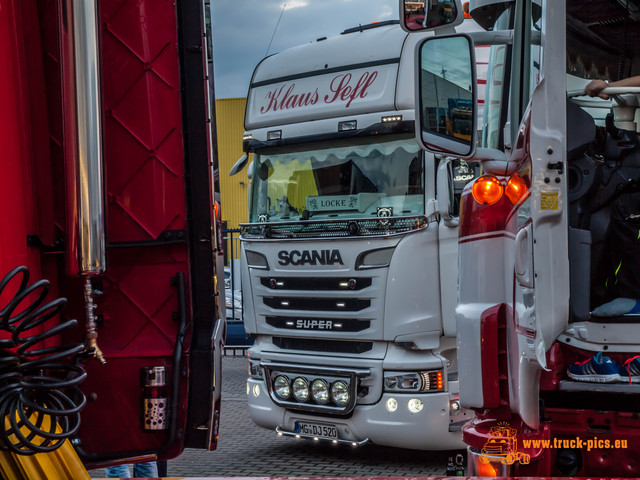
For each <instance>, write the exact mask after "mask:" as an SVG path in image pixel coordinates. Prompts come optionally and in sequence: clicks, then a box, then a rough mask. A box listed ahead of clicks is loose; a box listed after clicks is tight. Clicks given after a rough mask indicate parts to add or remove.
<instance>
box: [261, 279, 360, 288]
mask: <svg viewBox="0 0 640 480" xmlns="http://www.w3.org/2000/svg"><path fill="white" fill-rule="evenodd" d="M260 283H261V284H262V285H264V286H265V287H267V288H270V289H272V290H330V291H334V290H338V291H349V290H362V289H365V288H368V287H370V286H371V278H362V277H357V278H353V277H351V278H335V277H332V278H322V277H260Z"/></svg>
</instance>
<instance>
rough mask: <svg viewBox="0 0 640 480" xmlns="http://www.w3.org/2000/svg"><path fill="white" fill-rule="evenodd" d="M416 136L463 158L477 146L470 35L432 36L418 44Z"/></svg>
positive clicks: (425, 143) (427, 145)
mask: <svg viewBox="0 0 640 480" xmlns="http://www.w3.org/2000/svg"><path fill="white" fill-rule="evenodd" d="M416 77H417V78H416V89H417V91H416V99H417V100H418V101H417V102H416V136H417V140H418V143H419V144H420V146H421V147H422V148H423V149H425V150H428V151H430V152H432V153H436V154H445V155H452V156H456V157H459V158H469V157H471V156H473V154H474V153H475V148H476V137H477V127H476V125H477V123H476V115H477V108H476V98H477V97H476V95H477V94H476V70H475V57H474V50H473V41H472V40H471V38H470V37H469V36H467V35H453V36H446V37H441V36H438V37H429V38H427V39H426V40H423V41H422V42H420V43H418V46H417V66H416Z"/></svg>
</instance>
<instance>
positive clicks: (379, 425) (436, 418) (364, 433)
mask: <svg viewBox="0 0 640 480" xmlns="http://www.w3.org/2000/svg"><path fill="white" fill-rule="evenodd" d="M248 384H249V385H248V386H249V388H248V397H249V398H248V403H249V413H250V415H251V418H252V419H253V421H254V422H255V423H256V425H258V426H260V427H263V428H267V429H271V430H274V431H275V430H276V429H279V430H280V431H281V432H283V433H285V432H286V434H293V433H295V432H296V422H307V423H316V424H322V425H332V426H335V427H336V428H337V431H338V439H339V442H340V443H344V442H349V443H355V444H361V443H364V442H366V441H367V440H369V441H371V442H372V443H375V444H377V445H384V446H390V447H398V448H410V449H416V450H455V449H462V448H464V444H463V442H462V435H461V432H460V430H459V429H458V428H453V429H452V430H453V431H450V430H451V420H452V419H453V421H454V422H456V423H457V424H458V425H459V423H460V422H464V421H465V420H469V419H470V418H471V417H470V414H469V413H468V412H466V411H461V412H460V413H458V414H457V415H455V416H451V415H450V412H449V409H450V400H451V396H450V394H449V393H447V392H444V393H427V394H424V393H423V394H412V395H407V394H402V395H393V394H390V393H384V394H383V395H382V398H381V399H380V401H379V402H378V403H376V404H373V405H356V407H355V409H354V410H353V412H352V413H351V415H350V416H349V417H348V418H344V417H339V416H327V415H322V416H320V415H313V414H308V413H301V412H295V411H289V410H287V409H285V408H283V407H280V406H278V405H276V404H275V403H274V402H273V401H272V399H271V398H270V396H269V392H268V390H267V386H266V384H265V382H264V381H263V380H260V379H256V378H249V380H248ZM254 385H258V386H259V394H258V395H257V396H256V395H255V390H256V389H255V388H254ZM391 397H393V398H395V399H396V400H397V401H398V409H397V410H396V411H395V412H389V411H387V409H386V406H385V405H386V402H387V400H388V399H389V398H391ZM412 398H417V399H419V400H421V401H422V403H423V405H424V407H423V409H422V410H421V411H420V412H417V413H411V412H410V411H409V409H408V406H407V404H408V402H409V400H410V399H412ZM308 438H313V437H312V436H309V437H308Z"/></svg>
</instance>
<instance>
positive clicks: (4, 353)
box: [0, 266, 87, 455]
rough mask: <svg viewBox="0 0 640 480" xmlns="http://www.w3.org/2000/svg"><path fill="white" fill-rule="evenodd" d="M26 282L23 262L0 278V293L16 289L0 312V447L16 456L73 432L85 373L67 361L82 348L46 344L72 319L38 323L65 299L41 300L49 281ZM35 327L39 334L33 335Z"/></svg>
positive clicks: (46, 448)
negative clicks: (10, 286) (48, 323)
mask: <svg viewBox="0 0 640 480" xmlns="http://www.w3.org/2000/svg"><path fill="white" fill-rule="evenodd" d="M14 279H15V280H14ZM18 281H19V282H20V283H19V285H17V286H16V284H17V283H18ZM28 283H29V269H28V268H27V267H24V266H21V267H17V268H14V269H13V270H12V271H11V272H9V273H8V274H7V275H6V276H5V277H4V278H3V279H2V281H0V295H2V293H3V292H4V290H5V288H6V287H7V286H8V285H10V284H11V285H12V286H13V287H14V289H17V290H16V293H15V294H14V295H13V296H12V298H11V300H9V302H8V303H7V305H6V306H4V308H2V310H0V330H1V331H4V332H8V333H9V336H10V338H1V339H0V422H3V423H2V424H0V449H2V450H9V451H12V452H14V453H18V454H21V455H32V454H35V453H42V452H51V451H53V450H55V449H57V448H58V447H60V446H61V445H62V443H63V442H64V440H65V439H67V438H68V437H70V436H71V435H74V434H75V433H76V432H77V431H78V428H79V427H80V411H81V410H82V408H83V407H84V405H85V404H86V398H85V396H84V394H83V393H82V391H81V390H80V388H79V384H80V383H81V382H82V381H83V380H84V379H85V377H86V375H87V374H86V373H85V371H84V369H83V368H82V367H81V366H80V365H78V364H74V363H72V362H73V360H74V359H75V358H77V356H78V355H79V354H81V353H82V351H83V350H84V346H83V345H82V344H70V345H54V346H46V345H47V344H51V343H54V342H51V341H50V339H52V338H53V337H55V336H58V335H61V334H62V333H64V332H65V331H67V330H68V329H71V328H74V327H75V326H76V325H77V323H78V322H77V321H76V320H67V321H64V322H50V323H52V324H53V325H52V326H45V325H44V324H45V323H47V322H48V321H49V320H51V319H53V318H55V317H56V316H57V315H58V314H59V313H60V311H61V310H62V309H63V308H64V306H65V305H66V303H67V299H66V298H58V299H55V300H52V301H50V302H48V303H44V304H43V302H44V301H45V297H46V296H47V293H48V292H49V289H50V286H51V285H50V283H49V282H48V281H47V280H39V281H37V282H35V283H33V284H31V285H28ZM37 327H41V328H40V329H38V330H39V331H40V333H34V329H36V328H37ZM0 335H1V334H0ZM4 337H6V335H4ZM55 343H58V342H55Z"/></svg>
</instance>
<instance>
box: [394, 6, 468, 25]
mask: <svg viewBox="0 0 640 480" xmlns="http://www.w3.org/2000/svg"><path fill="white" fill-rule="evenodd" d="M398 11H399V12H400V25H401V26H402V29H403V30H404V31H405V32H409V33H412V32H425V31H435V30H438V29H440V28H443V27H445V28H452V27H456V26H458V25H460V24H461V23H462V21H463V20H464V11H463V8H462V2H461V0H400V3H399V10H398Z"/></svg>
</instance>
